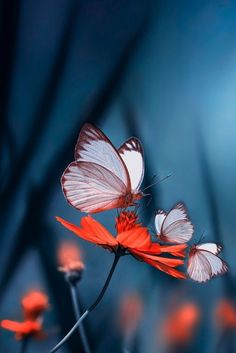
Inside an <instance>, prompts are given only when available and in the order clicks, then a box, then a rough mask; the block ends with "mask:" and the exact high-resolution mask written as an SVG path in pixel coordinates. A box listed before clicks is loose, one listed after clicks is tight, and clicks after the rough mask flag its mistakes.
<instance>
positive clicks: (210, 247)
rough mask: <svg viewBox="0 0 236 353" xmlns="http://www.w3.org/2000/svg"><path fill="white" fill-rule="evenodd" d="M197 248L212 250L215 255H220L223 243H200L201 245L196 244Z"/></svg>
mask: <svg viewBox="0 0 236 353" xmlns="http://www.w3.org/2000/svg"><path fill="white" fill-rule="evenodd" d="M196 248H197V249H198V250H206V251H210V252H211V253H212V254H214V255H218V254H219V253H220V252H221V250H222V246H221V245H217V244H215V243H203V244H199V245H196Z"/></svg>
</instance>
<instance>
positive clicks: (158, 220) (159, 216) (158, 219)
mask: <svg viewBox="0 0 236 353" xmlns="http://www.w3.org/2000/svg"><path fill="white" fill-rule="evenodd" d="M165 218H166V213H165V212H164V211H163V210H158V211H157V213H156V216H155V220H154V223H155V228H156V232H157V234H158V235H160V233H161V227H162V224H163V222H164V219H165Z"/></svg>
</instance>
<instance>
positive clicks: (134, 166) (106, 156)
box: [61, 124, 144, 213]
mask: <svg viewBox="0 0 236 353" xmlns="http://www.w3.org/2000/svg"><path fill="white" fill-rule="evenodd" d="M143 176H144V160H143V149H142V145H141V142H140V141H139V140H138V139H137V138H135V137H132V138H130V139H128V140H127V141H126V142H125V143H124V144H123V145H122V146H121V147H120V148H119V149H118V150H117V149H116V148H115V147H114V146H113V144H112V143H111V141H110V140H109V139H108V137H107V136H105V135H104V134H103V132H102V131H101V130H100V129H98V128H96V127H95V126H93V125H91V124H85V125H84V126H83V127H82V129H81V131H80V134H79V138H78V141H77V144H76V147H75V161H74V162H72V163H70V164H69V166H68V167H67V168H66V170H65V171H64V173H63V175H62V178H61V184H62V190H63V193H64V195H65V197H66V199H67V201H68V202H69V203H70V204H71V205H72V206H74V207H75V208H77V209H79V210H80V211H83V212H90V213H95V212H101V211H104V210H109V209H112V208H126V207H128V206H132V205H133V204H134V202H135V201H136V200H139V199H141V197H142V196H143V193H142V192H141V191H139V188H140V186H141V183H142V181H143Z"/></svg>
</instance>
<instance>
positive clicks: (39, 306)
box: [21, 291, 49, 320]
mask: <svg viewBox="0 0 236 353" xmlns="http://www.w3.org/2000/svg"><path fill="white" fill-rule="evenodd" d="M21 305H22V308H23V312H24V317H25V319H26V320H36V319H38V318H39V317H40V316H41V315H42V314H43V312H44V311H45V310H46V309H48V307H49V303H48V297H47V296H46V294H44V293H43V292H41V291H30V292H29V293H27V294H26V295H25V296H24V297H23V298H22V300H21Z"/></svg>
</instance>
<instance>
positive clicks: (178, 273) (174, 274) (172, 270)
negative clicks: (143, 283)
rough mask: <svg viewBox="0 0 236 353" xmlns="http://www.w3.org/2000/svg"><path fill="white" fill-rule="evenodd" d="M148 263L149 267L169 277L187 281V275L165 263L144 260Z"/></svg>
mask: <svg viewBox="0 0 236 353" xmlns="http://www.w3.org/2000/svg"><path fill="white" fill-rule="evenodd" d="M143 260H144V261H145V262H146V263H148V264H149V265H151V266H153V267H155V268H157V269H158V270H160V271H162V272H165V273H167V274H168V275H170V276H172V277H175V278H179V279H186V275H185V274H184V273H183V272H181V271H178V270H176V269H175V268H172V267H169V266H167V265H165V264H163V263H160V262H158V261H152V260H150V259H143Z"/></svg>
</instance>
